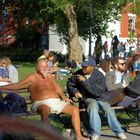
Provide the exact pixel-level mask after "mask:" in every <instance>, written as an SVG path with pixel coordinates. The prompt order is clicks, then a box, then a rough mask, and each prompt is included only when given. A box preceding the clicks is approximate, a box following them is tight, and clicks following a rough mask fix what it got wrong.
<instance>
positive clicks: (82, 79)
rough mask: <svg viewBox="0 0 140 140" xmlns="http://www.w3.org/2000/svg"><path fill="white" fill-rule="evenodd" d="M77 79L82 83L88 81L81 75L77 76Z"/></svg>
mask: <svg viewBox="0 0 140 140" xmlns="http://www.w3.org/2000/svg"><path fill="white" fill-rule="evenodd" d="M77 79H78V80H79V81H81V82H84V81H85V80H86V78H85V77H84V76H82V75H80V74H77Z"/></svg>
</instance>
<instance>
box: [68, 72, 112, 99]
mask: <svg viewBox="0 0 140 140" xmlns="http://www.w3.org/2000/svg"><path fill="white" fill-rule="evenodd" d="M77 74H80V75H83V76H84V74H83V72H82V70H79V71H77V72H76V73H74V74H73V76H71V77H70V78H69V79H68V82H67V90H68V93H69V95H70V97H73V96H74V95H75V93H76V92H78V91H79V92H80V93H81V94H82V95H83V98H93V99H96V100H99V101H108V100H109V98H110V96H109V94H108V93H107V88H106V84H105V77H104V75H103V74H102V73H101V72H100V71H98V70H94V71H93V72H92V74H91V76H90V77H89V78H88V79H87V80H85V81H84V82H80V81H78V80H77Z"/></svg>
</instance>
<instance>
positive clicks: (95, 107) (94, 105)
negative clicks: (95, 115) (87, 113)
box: [87, 100, 98, 110]
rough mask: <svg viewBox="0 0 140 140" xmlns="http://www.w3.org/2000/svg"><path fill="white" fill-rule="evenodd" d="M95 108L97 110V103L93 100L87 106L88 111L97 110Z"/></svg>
mask: <svg viewBox="0 0 140 140" xmlns="http://www.w3.org/2000/svg"><path fill="white" fill-rule="evenodd" d="M97 108H98V105H97V102H96V101H94V100H93V102H90V103H89V104H88V106H87V109H88V110H92V109H97Z"/></svg>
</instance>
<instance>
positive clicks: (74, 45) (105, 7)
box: [9, 0, 126, 62]
mask: <svg viewBox="0 0 140 140" xmlns="http://www.w3.org/2000/svg"><path fill="white" fill-rule="evenodd" d="M9 1H10V3H11V4H13V7H14V8H15V7H16V11H17V16H18V20H19V22H20V21H22V19H23V18H25V17H26V18H27V19H28V21H29V24H28V27H29V28H28V29H31V26H30V25H31V22H30V21H32V19H36V20H37V21H38V23H39V24H38V26H41V25H42V24H46V23H47V24H48V25H50V26H52V27H53V26H54V27H55V29H56V32H57V33H58V35H59V36H60V37H61V41H62V42H64V43H65V44H66V45H67V46H68V52H69V58H70V59H71V60H72V59H74V60H75V61H79V62H81V61H82V48H81V46H80V43H79V36H80V37H82V38H84V39H85V40H86V39H88V38H89V28H91V27H92V34H91V35H92V36H94V37H95V38H97V37H98V36H99V35H100V36H102V35H107V32H106V29H107V28H108V22H111V21H113V20H116V19H118V20H119V16H118V15H119V13H120V10H121V8H122V7H123V6H124V5H125V4H126V0H118V1H116V0H98V1H97V0H30V1H29V0H9ZM91 4H92V9H91ZM91 14H92V17H93V18H91Z"/></svg>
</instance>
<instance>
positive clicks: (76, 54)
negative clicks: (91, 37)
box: [65, 4, 83, 62]
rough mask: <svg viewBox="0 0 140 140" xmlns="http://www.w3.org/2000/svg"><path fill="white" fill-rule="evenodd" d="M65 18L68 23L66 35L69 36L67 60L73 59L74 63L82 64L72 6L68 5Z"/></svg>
mask: <svg viewBox="0 0 140 140" xmlns="http://www.w3.org/2000/svg"><path fill="white" fill-rule="evenodd" d="M65 14H66V17H67V19H68V22H69V26H68V35H69V59H70V60H72V59H74V60H75V61H76V62H77V61H78V62H82V56H83V54H82V48H81V46H80V43H79V36H78V29H77V19H76V13H75V11H74V6H73V5H70V4H68V5H67V7H66V11H65Z"/></svg>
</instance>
